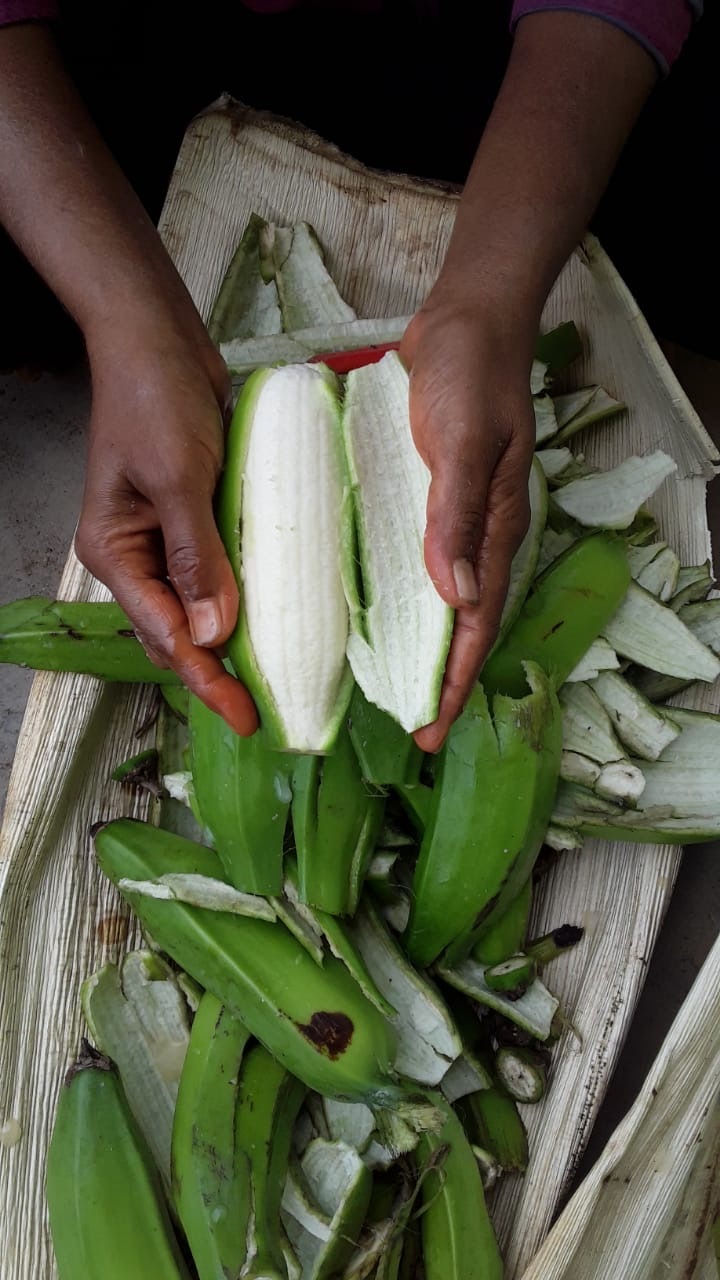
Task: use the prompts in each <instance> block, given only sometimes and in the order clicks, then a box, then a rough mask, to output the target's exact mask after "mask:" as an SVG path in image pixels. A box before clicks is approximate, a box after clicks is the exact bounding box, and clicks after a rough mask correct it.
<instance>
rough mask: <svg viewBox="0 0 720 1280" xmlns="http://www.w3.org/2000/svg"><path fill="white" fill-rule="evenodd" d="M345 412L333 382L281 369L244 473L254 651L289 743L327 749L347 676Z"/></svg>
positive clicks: (265, 400)
mask: <svg viewBox="0 0 720 1280" xmlns="http://www.w3.org/2000/svg"><path fill="white" fill-rule="evenodd" d="M342 497H343V471H342V464H341V453H340V439H339V427H338V420H337V411H336V409H335V407H334V404H333V400H332V395H331V393H330V391H329V389H328V386H327V384H326V380H325V376H324V375H323V373H322V372H321V371H320V370H319V369H313V368H310V367H308V366H306V365H289V366H287V367H286V368H284V369H278V370H276V371H275V372H274V373H273V374H272V375H271V376H270V377H269V378H268V379H267V381H266V383H265V385H264V386H263V388H262V389H261V391H260V393H259V396H258V400H257V405H256V408H255V414H254V420H253V424H252V427H251V430H250V438H249V443H248V451H247V457H246V461H245V468H244V473H243V541H242V553H243V569H242V572H243V586H244V597H245V599H244V609H245V615H246V618H247V627H248V632H249V637H250V643H251V646H252V649H253V652H254V654H255V659H256V662H257V663H258V666H259V668H260V671H261V674H262V676H263V678H264V679H265V681H266V682H267V685H268V687H269V690H270V694H271V696H272V699H273V701H274V703H275V706H276V708H277V713H278V717H279V719H280V721H281V723H282V726H283V729H284V731H285V735H286V738H287V742H288V745H289V746H291V747H292V749H293V750H297V751H303V752H313V751H319V750H322V749H323V748H324V747H325V745H326V743H327V741H328V739H329V738H330V737H331V736H332V724H333V720H334V718H335V717H336V715H337V700H338V693H339V689H340V684H341V681H342V677H343V673H344V671H345V646H346V642H347V632H348V609H347V604H346V602H345V597H344V594H343V588H342V579H341V574H340V563H339V555H338V547H339V538H340V516H341V507H342Z"/></svg>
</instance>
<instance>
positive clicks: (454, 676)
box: [415, 438, 532, 752]
mask: <svg viewBox="0 0 720 1280" xmlns="http://www.w3.org/2000/svg"><path fill="white" fill-rule="evenodd" d="M531 460H532V449H530V450H528V448H527V446H526V445H525V443H524V441H523V440H522V439H521V438H520V439H517V438H516V439H515V440H513V442H512V443H511V445H510V446H509V447H508V449H507V450H506V452H505V454H504V455H503V457H502V459H501V461H500V463H499V464H498V467H497V468H496V472H495V475H494V476H493V480H492V483H491V486H490V490H489V492H488V500H487V512H486V519H485V524H484V528H483V533H482V541H481V545H480V550H479V553H478V557H477V576H478V583H479V591H480V602H479V604H478V605H477V606H474V607H472V608H461V609H458V610H457V612H456V614H455V625H454V628H453V638H452V642H451V645H450V651H449V653H448V660H447V664H446V667H445V676H444V679H443V687H442V692H441V696H440V705H439V708H438V716H437V719H436V721H435V722H434V723H433V724H432V725H426V726H425V727H424V728H422V729H420V730H418V732H417V734H416V735H415V741H416V742H417V744H418V746H419V747H421V749H422V750H423V751H431V752H435V751H439V750H440V748H441V746H442V744H443V742H444V741H445V738H446V737H447V734H448V732H449V730H450V728H451V726H452V724H453V723H454V722H455V720H456V719H457V717H458V716H459V715H460V714H461V712H462V710H463V708H464V706H465V704H466V702H467V699H468V697H469V695H470V691H471V689H472V686H473V684H474V683H475V681H476V680H477V678H478V675H479V674H480V673H481V669H482V665H483V663H484V662H485V659H486V658H487V656H488V654H489V652H490V650H491V648H492V646H493V644H494V643H495V639H496V636H497V633H498V628H499V625H500V620H501V617H502V611H503V607H504V604H505V600H506V597H507V589H508V581H509V578H510V568H511V565H512V559H513V556H514V555H515V552H516V551H517V549H518V547H519V545H520V543H521V541H522V539H523V536H524V534H525V531H526V529H527V525H528V520H529V500H528V481H527V476H528V472H529V469H530V462H531Z"/></svg>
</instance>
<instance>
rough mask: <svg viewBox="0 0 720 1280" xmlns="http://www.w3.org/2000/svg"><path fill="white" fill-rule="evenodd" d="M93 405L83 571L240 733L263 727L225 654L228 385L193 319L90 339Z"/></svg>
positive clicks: (151, 320) (80, 533) (163, 663)
mask: <svg viewBox="0 0 720 1280" xmlns="http://www.w3.org/2000/svg"><path fill="white" fill-rule="evenodd" d="M88 353H89V357H90V366H91V372H92V387H93V403H92V415H91V423H90V446H89V454H88V465H87V473H86V482H85V493H84V497H83V507H82V513H81V517H80V522H79V524H78V528H77V533H76V536H75V550H76V553H77V555H78V557H79V559H80V560H81V561H82V563H83V564H84V565H85V566H86V568H88V569H89V570H90V572H91V573H93V574H94V575H95V577H96V578H99V579H100V581H101V582H103V583H105V585H106V586H107V587H109V589H110V591H111V592H112V594H113V596H114V597H115V599H116V600H117V601H118V603H119V604H120V605H121V606H122V608H123V609H124V610H125V612H126V613H127V614H128V617H129V618H130V620H131V622H132V624H133V627H134V628H135V630H136V633H137V636H138V639H139V640H140V641H141V643H142V644H143V646H144V648H145V650H146V651H147V653H148V656H149V657H150V658H151V659H152V660H153V662H155V663H157V665H158V666H160V667H172V668H173V670H174V671H176V672H177V674H178V675H179V677H180V679H181V680H182V682H183V684H185V685H186V686H187V687H188V688H189V689H190V690H191V691H192V692H193V693H195V694H197V696H198V697H199V698H200V699H201V701H202V702H204V703H205V705H206V706H208V707H210V708H211V709H212V710H213V711H216V712H217V713H218V714H219V715H221V716H222V717H223V718H224V719H225V720H226V722H227V723H228V724H229V725H230V727H231V728H232V729H234V730H235V732H236V733H239V734H241V735H243V736H247V735H249V734H252V733H253V732H254V731H255V729H256V728H257V724H258V718H257V712H256V710H255V707H254V704H253V702H252V699H251V697H250V695H249V693H248V691H247V690H246V689H245V688H244V686H243V685H241V684H240V683H239V681H237V680H235V679H234V678H233V677H232V676H231V675H230V674H229V673H228V672H227V671H226V670H225V668H224V666H223V663H222V661H221V659H220V657H219V654H218V651H219V650H221V649H222V646H223V645H224V643H225V642H226V641H227V639H228V637H229V636H230V635H231V633H232V631H233V629H234V627H235V623H236V620H237V612H238V589H237V584H236V582H235V577H234V575H233V571H232V569H231V567H230V563H229V561H228V559H227V556H226V554H225V550H224V547H223V544H222V542H221V540H220V535H219V533H218V531H217V527H216V524H215V518H214V514H213V494H214V491H215V486H216V483H217V479H218V476H219V474H220V468H221V466H222V460H223V436H224V426H225V422H226V420H227V415H228V412H229V408H230V383H229V378H228V374H227V370H226V368H225V364H224V361H223V360H222V358H221V357H220V355H219V354H218V352H217V350H216V349H215V347H214V346H213V345H212V343H211V342H210V339H209V338H208V336H207V334H206V333H205V330H204V328H203V327H202V325H201V324H200V322H199V319H198V320H197V321H196V320H195V318H194V317H193V318H192V319H191V320H190V321H189V322H188V321H187V319H186V321H185V323H183V322H180V323H178V320H177V317H173V318H172V319H170V320H167V319H163V317H162V316H160V317H158V316H157V315H151V314H148V315H143V316H142V317H139V318H136V322H134V323H127V322H125V323H119V322H118V323H117V325H116V326H115V327H114V328H113V331H112V333H111V334H108V335H103V336H102V337H101V338H100V339H99V340H98V339H96V338H92V339H91V340H89V341H88Z"/></svg>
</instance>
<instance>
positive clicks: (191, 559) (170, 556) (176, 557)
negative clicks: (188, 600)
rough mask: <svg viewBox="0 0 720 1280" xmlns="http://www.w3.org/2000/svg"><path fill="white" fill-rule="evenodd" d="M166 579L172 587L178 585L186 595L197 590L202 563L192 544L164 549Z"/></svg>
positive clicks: (196, 548)
mask: <svg viewBox="0 0 720 1280" xmlns="http://www.w3.org/2000/svg"><path fill="white" fill-rule="evenodd" d="M165 554H166V559H167V570H168V577H169V579H170V581H171V582H172V584H173V586H175V585H179V586H181V587H182V590H183V592H184V593H186V594H192V593H193V591H194V590H195V589H196V588H197V586H198V584H199V582H200V578H201V575H202V571H203V562H202V559H201V556H200V552H199V549H198V547H197V546H196V545H195V544H194V543H178V544H177V545H176V546H170V547H166V549H165Z"/></svg>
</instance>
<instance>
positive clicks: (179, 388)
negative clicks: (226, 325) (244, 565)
mask: <svg viewBox="0 0 720 1280" xmlns="http://www.w3.org/2000/svg"><path fill="white" fill-rule="evenodd" d="M0 219H1V220H2V222H3V223H4V225H5V226H6V228H7V230H8V231H9V233H10V235H11V236H13V238H14V239H15V240H16V241H17V243H18V245H19V246H20V248H21V249H22V250H23V252H24V253H25V255H26V256H27V257H28V259H29V260H30V261H31V262H32V263H33V265H34V266H35V267H36V269H37V270H38V271H39V273H40V274H41V275H42V276H43V278H44V279H45V280H46V282H47V283H48V284H49V285H50V287H51V288H52V289H53V291H54V292H55V294H56V295H57V297H58V298H59V299H60V301H61V302H62V303H63V304H64V306H65V307H66V308H67V310H68V311H69V312H70V313H71V314H72V315H73V316H74V318H75V319H76V321H77V322H78V324H79V325H80V328H81V329H82V331H83V334H84V336H85V341H86V345H87V350H88V356H89V360H90V368H91V374H92V384H93V408H92V422H91V436H90V448H89V457H88V469H87V479H86V488H85V497H84V502H83V512H82V516H81V520H80V524H79V527H78V532H77V536H76V549H77V551H78V554H79V556H80V558H81V559H82V560H83V562H84V563H85V564H86V565H87V566H88V567H89V568H90V569H91V570H92V572H93V573H95V574H96V576H97V577H98V578H100V579H101V580H102V581H103V582H105V583H106V584H107V585H108V586H109V587H110V589H111V590H112V592H113V594H114V595H115V597H116V599H117V600H118V601H119V602H120V604H121V605H122V606H123V607H124V608H125V609H126V610H127V612H128V614H129V615H130V617H131V618H132V620H133V623H134V624H135V625H136V626H137V629H138V633H139V635H140V636H141V638H142V640H143V643H144V644H145V645H146V647H147V649H148V651H149V652H150V654H151V656H152V657H154V658H155V660H156V661H158V662H159V663H160V664H161V665H166V666H167V665H169V666H172V667H174V668H175V669H176V670H177V671H178V673H179V674H180V676H181V677H182V679H183V680H184V681H185V683H186V684H187V685H188V686H189V687H190V688H192V689H193V690H194V691H195V692H196V693H197V694H198V695H199V696H200V697H201V698H203V700H204V701H205V702H207V703H208V705H209V706H211V707H213V709H215V710H216V711H219V712H221V713H222V714H223V715H224V716H225V718H226V719H227V720H228V721H229V723H231V724H232V725H233V727H235V728H236V729H237V730H238V732H242V733H247V732H252V730H253V729H254V728H255V726H256V724H257V718H256V713H255V709H254V707H253V705H252V702H251V700H250V697H249V695H248V693H247V692H246V690H245V689H243V687H242V686H241V685H240V684H239V683H238V682H237V681H235V680H233V679H232V677H231V676H229V675H228V674H227V673H226V672H225V670H224V668H223V665H222V663H221V661H220V659H219V658H218V657H217V656H216V654H215V653H214V652H213V647H214V646H219V645H221V644H222V643H223V642H224V641H225V640H226V639H227V637H228V635H229V634H230V632H231V631H232V629H233V626H234V623H235V619H236V616H237V605H238V596H237V588H236V585H235V581H234V578H233V574H232V570H231V568H230V565H229V563H228V561H227V559H226V557H225V554H224V551H223V548H222V544H221V542H220V538H219V536H218V533H217V530H216V527H215V522H214V518H213V511H212V496H213V492H214V489H215V483H216V480H217V476H218V473H219V469H220V466H221V463H222V452H223V418H224V414H225V412H226V410H227V407H228V403H229V385H228V380H227V372H226V369H225V366H224V363H223V361H222V360H221V359H220V357H219V355H218V353H217V352H216V350H215V348H214V347H213V346H212V344H211V342H210V340H209V338H208V336H207V333H206V332H205V329H204V326H203V324H202V322H201V320H200V317H199V316H198V314H197V312H196V310H195V307H194V306H193V303H192V301H191V299H190V297H189V295H188V293H187V291H186V289H185V287H184V285H183V283H182V281H181V280H180V277H179V276H178V274H177V271H176V270H175V268H174V266H173V264H172V262H171V260H170V258H169V256H168V254H167V253H166V251H165V249H164V247H163V244H162V241H161V239H160V237H159V235H158V233H157V231H156V229H155V227H154V226H153V224H152V222H151V221H150V219H149V218H148V217H147V215H146V214H145V212H144V210H143V208H142V206H141V205H140V202H139V201H138V199H137V198H136V196H135V195H134V193H133V191H132V189H131V188H130V186H129V184H128V183H127V182H126V180H125V178H124V177H123V175H122V173H121V171H120V170H119V168H118V167H117V165H116V164H115V162H114V161H113V159H112V157H111V155H110V154H109V152H108V151H107V149H106V147H105V146H104V144H103V142H102V140H101V138H100V137H99V135H98V133H97V131H96V130H95V128H94V126H93V124H92V122H91V120H90V119H89V117H88V115H87V113H86V111H85V109H84V107H83V105H82V103H81V101H80V99H79V97H78V95H77V94H76V92H75V90H74V88H73V86H72V84H71V82H70V80H69V78H68V77H67V75H66V74H65V71H64V69H63V67H62V64H61V61H60V59H59V57H58V55H57V53H56V51H55V47H54V43H53V40H52V37H51V35H50V34H49V32H48V31H47V29H45V28H44V27H42V26H40V25H36V24H22V25H17V26H10V27H6V28H3V29H0ZM168 579H169V582H168ZM170 583H171V584H172V585H169V584H170ZM193 639H194V640H195V641H196V643H193Z"/></svg>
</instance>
